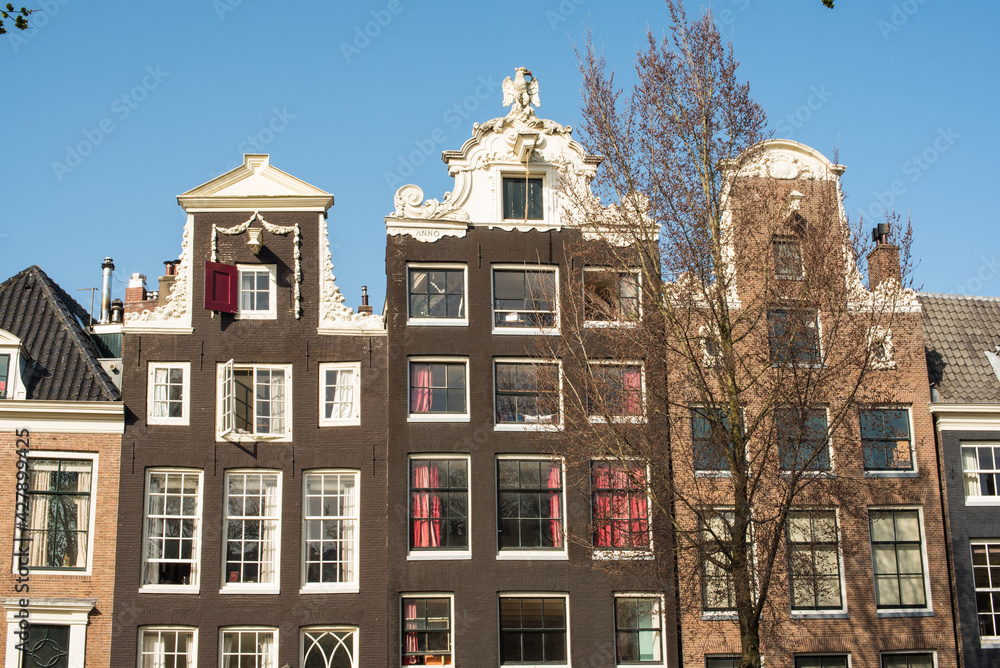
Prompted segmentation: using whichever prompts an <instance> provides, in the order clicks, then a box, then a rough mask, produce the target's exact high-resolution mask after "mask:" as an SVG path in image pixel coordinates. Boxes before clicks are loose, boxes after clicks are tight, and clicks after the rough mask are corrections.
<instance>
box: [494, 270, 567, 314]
mask: <svg viewBox="0 0 1000 668" xmlns="http://www.w3.org/2000/svg"><path fill="white" fill-rule="evenodd" d="M557 313H558V306H557V292H556V271H555V269H548V268H546V269H542V268H539V269H519V268H510V269H507V268H495V269H493V327H494V328H496V329H507V328H522V329H523V328H534V329H546V328H551V327H555V326H556V317H557Z"/></svg>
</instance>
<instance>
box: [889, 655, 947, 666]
mask: <svg viewBox="0 0 1000 668" xmlns="http://www.w3.org/2000/svg"><path fill="white" fill-rule="evenodd" d="M882 668H934V655H933V654H931V653H930V652H910V653H907V654H883V655H882Z"/></svg>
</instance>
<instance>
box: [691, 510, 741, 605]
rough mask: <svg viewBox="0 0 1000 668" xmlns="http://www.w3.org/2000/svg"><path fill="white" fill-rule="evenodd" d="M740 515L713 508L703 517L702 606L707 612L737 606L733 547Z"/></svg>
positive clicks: (701, 519) (700, 519) (701, 520)
mask: <svg viewBox="0 0 1000 668" xmlns="http://www.w3.org/2000/svg"><path fill="white" fill-rule="evenodd" d="M735 519H736V516H735V513H734V512H733V511H732V510H721V509H720V510H711V511H706V513H705V514H704V515H703V516H702V517H700V518H699V522H700V524H701V528H702V540H703V545H704V551H703V553H702V555H701V556H700V559H701V596H702V608H703V609H704V610H705V611H706V612H732V611H733V610H735V609H736V589H735V588H734V587H733V566H732V561H731V559H730V555H729V551H730V548H731V546H732V540H733V539H732V529H733V522H734V521H735Z"/></svg>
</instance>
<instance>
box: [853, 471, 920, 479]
mask: <svg viewBox="0 0 1000 668" xmlns="http://www.w3.org/2000/svg"><path fill="white" fill-rule="evenodd" d="M865 477H866V478H919V477H920V472H919V471H865Z"/></svg>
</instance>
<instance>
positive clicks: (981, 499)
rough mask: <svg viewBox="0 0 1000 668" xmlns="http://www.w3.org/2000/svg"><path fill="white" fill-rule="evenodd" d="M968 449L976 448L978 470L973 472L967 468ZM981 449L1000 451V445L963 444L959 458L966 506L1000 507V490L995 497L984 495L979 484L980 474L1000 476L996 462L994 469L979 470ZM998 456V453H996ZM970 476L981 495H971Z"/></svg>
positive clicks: (995, 443) (985, 443)
mask: <svg viewBox="0 0 1000 668" xmlns="http://www.w3.org/2000/svg"><path fill="white" fill-rule="evenodd" d="M911 440H912V439H911ZM966 448H974V449H975V450H976V451H977V453H976V468H975V469H974V470H972V471H970V470H968V469H966V468H965V450H966ZM979 448H996V449H1000V443H997V442H996V441H970V442H962V443H961V446H960V450H959V456H960V457H961V465H962V482H963V488H962V492H963V495H964V496H965V505H967V506H1000V488H998V489H997V493H996V494H994V495H989V494H983V493H982V491H983V490H982V486H981V485H980V484H979V475H978V474H980V473H997V474H1000V466H997V462H996V461H994V463H993V468H992V469H981V468H979V454H978V450H979ZM994 454H996V453H994ZM970 475H971V476H975V478H974V485H975V487H976V488H977V489H979V492H980V493H979V494H969V487H970V484H969V482H970Z"/></svg>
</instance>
